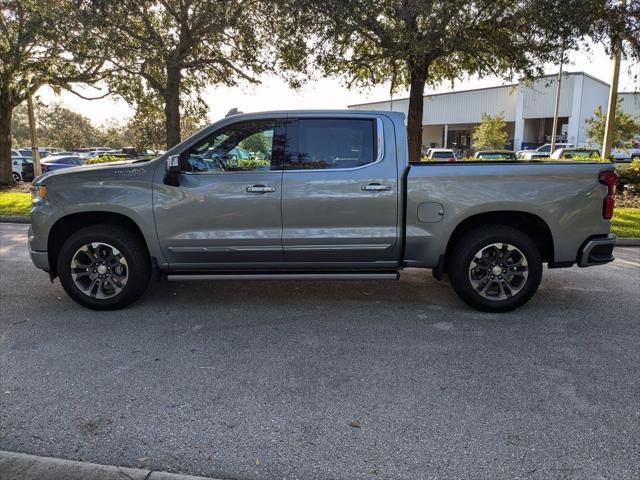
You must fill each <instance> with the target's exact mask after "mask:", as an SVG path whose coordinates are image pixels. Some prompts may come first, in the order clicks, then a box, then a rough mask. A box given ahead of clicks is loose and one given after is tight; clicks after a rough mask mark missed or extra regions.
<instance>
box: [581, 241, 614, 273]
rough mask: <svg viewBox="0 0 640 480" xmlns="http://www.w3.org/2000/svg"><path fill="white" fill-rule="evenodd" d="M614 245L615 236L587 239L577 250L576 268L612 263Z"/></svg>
mask: <svg viewBox="0 0 640 480" xmlns="http://www.w3.org/2000/svg"><path fill="white" fill-rule="evenodd" d="M615 244H616V236H615V235H611V234H609V235H607V236H606V237H591V238H589V239H587V240H586V241H585V242H584V243H583V244H582V247H580V250H578V266H579V267H591V266H594V265H603V264H605V263H609V262H613V261H614V260H615V258H614V256H613V247H614V246H615Z"/></svg>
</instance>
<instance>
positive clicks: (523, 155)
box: [516, 150, 549, 160]
mask: <svg viewBox="0 0 640 480" xmlns="http://www.w3.org/2000/svg"><path fill="white" fill-rule="evenodd" d="M516 158H517V159H518V160H536V159H538V158H549V154H548V153H546V152H536V151H535V150H519V151H518V152H517V153H516Z"/></svg>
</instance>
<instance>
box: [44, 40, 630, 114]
mask: <svg viewBox="0 0 640 480" xmlns="http://www.w3.org/2000/svg"><path fill="white" fill-rule="evenodd" d="M564 69H565V70H566V71H570V72H578V71H583V72H586V73H588V74H590V75H592V76H594V77H596V78H599V79H601V80H603V81H605V82H607V83H609V82H610V80H611V72H612V61H611V59H610V58H609V57H608V56H607V55H606V53H605V51H604V49H603V48H601V47H599V46H594V47H593V50H592V52H590V53H587V52H571V53H570V54H569V61H568V63H567V64H565V67H564ZM557 71H558V67H557V66H555V65H548V66H547V67H546V68H545V73H546V74H553V73H557ZM634 76H635V77H636V78H635V80H634ZM638 79H640V64H638V63H634V64H632V63H630V62H622V66H621V71H620V82H619V85H618V90H619V91H637V90H638V89H640V84H639V83H638V82H639V81H640V80H638ZM260 80H261V83H260V84H258V85H254V84H243V85H240V86H237V87H214V86H212V87H209V88H207V89H206V91H205V92H204V94H203V99H204V101H205V102H206V103H207V105H208V106H209V119H210V120H211V121H212V122H213V121H216V120H218V119H220V118H222V117H224V115H225V114H226V113H227V112H228V111H229V110H230V109H232V108H238V110H240V111H242V112H257V111H264V110H286V109H314V108H315V109H332V108H337V109H340V108H346V107H347V106H348V105H352V104H356V103H365V102H373V101H380V100H388V99H389V85H382V86H379V87H376V88H369V89H352V90H349V89H347V88H346V86H345V84H344V81H341V80H339V79H319V80H317V81H313V82H309V83H307V84H306V85H305V86H304V87H302V88H301V89H300V90H297V91H296V90H292V89H290V88H289V87H288V86H287V84H286V82H284V81H283V80H281V79H279V78H278V77H276V76H273V75H267V76H263V77H261V78H260ZM504 83H513V82H505V81H503V80H501V79H499V78H496V77H485V78H482V79H478V78H464V79H460V80H458V81H456V82H455V83H454V85H453V88H452V85H451V83H449V82H447V83H446V84H442V85H440V86H439V87H438V88H431V89H429V88H427V90H426V93H427V94H429V93H441V92H448V91H451V90H452V89H453V90H468V89H471V88H481V87H490V86H497V85H502V84H504ZM78 90H79V91H81V92H82V93H83V95H91V96H97V94H98V93H99V91H97V90H95V89H92V88H90V87H87V88H83V89H78ZM38 96H39V97H40V99H41V100H42V101H43V102H44V103H53V102H61V103H63V104H64V105H65V106H67V107H68V108H70V109H72V110H75V111H76V112H78V113H81V114H82V115H85V116H86V117H89V118H90V119H91V121H92V122H93V123H94V124H95V125H100V124H103V123H104V122H106V121H108V120H116V121H118V122H125V121H126V120H127V119H128V118H130V117H131V116H132V115H133V109H132V108H131V107H130V106H129V105H127V103H126V102H124V101H123V100H118V99H117V98H111V97H107V98H106V99H102V100H93V101H88V100H83V99H81V98H79V97H77V96H75V95H73V94H71V93H68V92H63V93H62V94H61V95H60V96H57V95H55V94H54V93H53V92H52V91H51V89H49V88H48V87H43V88H41V89H40V90H39V91H38ZM406 96H407V92H406V91H405V92H403V91H400V92H396V93H395V94H394V98H403V97H406Z"/></svg>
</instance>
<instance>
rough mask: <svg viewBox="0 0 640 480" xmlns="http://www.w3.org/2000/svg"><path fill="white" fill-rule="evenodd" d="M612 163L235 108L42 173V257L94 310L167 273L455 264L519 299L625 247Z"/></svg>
mask: <svg viewBox="0 0 640 480" xmlns="http://www.w3.org/2000/svg"><path fill="white" fill-rule="evenodd" d="M613 170H614V165H612V164H603V163H591V162H572V161H570V162H540V163H537V162H523V161H506V162H487V163H483V162H478V163H475V162H459V163H449V162H447V161H444V162H440V163H438V162H425V163H420V164H415V165H413V164H412V165H410V164H409V161H408V148H407V136H406V129H405V125H404V117H403V115H402V114H400V113H394V112H376V111H289V112H266V113H255V114H235V115H232V116H228V117H226V118H224V119H223V120H221V121H219V122H217V123H215V124H213V125H211V126H210V127H207V128H205V129H203V130H202V131H200V132H198V133H196V134H195V135H193V136H192V137H190V138H188V139H187V140H185V141H183V142H182V143H180V144H179V145H177V146H175V147H173V148H172V149H170V150H169V151H167V152H166V153H165V154H163V155H161V156H160V157H158V158H156V159H153V160H149V161H143V162H141V161H133V162H129V163H123V162H117V163H112V164H99V165H92V166H84V167H73V168H67V169H64V170H58V171H53V172H50V173H47V174H44V175H43V176H41V177H39V178H38V179H36V181H35V182H34V187H33V207H32V210H31V228H30V231H29V249H30V254H31V258H32V261H33V263H34V264H35V265H36V266H37V267H38V268H41V269H43V270H45V271H47V272H48V273H49V276H50V278H51V280H52V281H53V279H55V278H56V277H59V279H60V282H61V284H62V286H63V288H64V289H65V291H66V292H67V293H68V294H69V295H70V296H71V297H72V298H73V299H74V300H75V301H77V302H78V303H80V304H81V305H84V306H86V307H89V308H92V309H116V308H121V307H124V306H126V305H127V304H130V303H131V302H132V301H134V300H135V299H137V298H138V297H140V296H141V295H142V294H143V292H144V291H145V289H146V288H147V285H148V283H149V281H150V279H151V278H152V276H153V277H155V278H160V279H165V280H169V281H180V282H184V281H186V280H255V279H289V280H309V279H312V280H318V279H331V280H339V279H349V280H356V279H357V280H360V279H393V280H397V279H398V278H399V275H400V272H401V271H402V270H403V269H405V268H414V267H415V268H423V269H431V270H432V271H433V275H434V276H435V277H436V278H437V279H442V278H443V277H444V276H447V277H448V278H449V281H450V283H451V285H452V286H453V288H454V290H455V291H456V292H457V293H458V294H459V296H460V297H461V298H462V300H464V301H465V302H466V303H467V304H469V305H470V306H472V307H475V308H477V309H479V310H483V311H492V312H505V311H509V310H512V309H514V308H517V307H519V306H521V305H523V304H524V303H525V302H527V300H529V299H530V298H531V296H532V295H533V294H534V293H535V291H536V290H537V288H538V285H539V283H540V281H541V278H542V271H543V263H545V262H546V263H547V264H548V266H549V267H550V268H554V267H570V266H572V265H574V264H577V265H579V266H580V267H587V266H591V265H600V264H604V263H607V262H611V261H612V260H613V256H612V252H613V247H614V243H615V237H614V236H613V235H610V233H609V231H610V227H611V216H612V214H613V203H614V189H615V182H616V174H615V173H614V171H613Z"/></svg>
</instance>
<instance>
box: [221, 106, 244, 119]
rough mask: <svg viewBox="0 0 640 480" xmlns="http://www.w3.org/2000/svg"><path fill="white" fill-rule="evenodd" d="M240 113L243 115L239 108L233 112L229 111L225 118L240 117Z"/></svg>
mask: <svg viewBox="0 0 640 480" xmlns="http://www.w3.org/2000/svg"><path fill="white" fill-rule="evenodd" d="M239 113H242V112H241V111H240V110H238V109H237V108H232V109H231V110H229V111H228V112H227V114H226V115H225V117H230V116H231V115H238V114H239Z"/></svg>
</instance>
